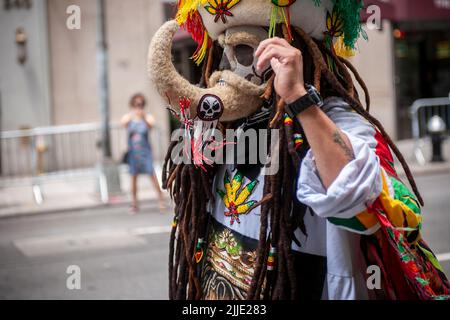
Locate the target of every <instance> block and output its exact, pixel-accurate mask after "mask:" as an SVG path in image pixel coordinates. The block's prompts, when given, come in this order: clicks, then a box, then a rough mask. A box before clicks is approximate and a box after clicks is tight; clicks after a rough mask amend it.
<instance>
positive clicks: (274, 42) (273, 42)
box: [255, 37, 291, 57]
mask: <svg viewBox="0 0 450 320" xmlns="http://www.w3.org/2000/svg"><path fill="white" fill-rule="evenodd" d="M270 45H279V46H282V47H285V48H289V47H290V46H291V45H290V44H289V43H288V42H287V41H286V40H284V39H281V38H278V37H275V38H270V39H266V40H264V41H261V43H260V44H259V46H258V48H257V49H256V51H255V56H256V57H259V56H260V55H261V53H262V52H263V51H264V50H265V49H266V48H267V47H268V46H270Z"/></svg>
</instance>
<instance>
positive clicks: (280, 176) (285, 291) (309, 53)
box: [163, 28, 423, 300]
mask: <svg viewBox="0 0 450 320" xmlns="http://www.w3.org/2000/svg"><path fill="white" fill-rule="evenodd" d="M278 29H279V32H278V34H283V35H284V36H285V38H286V32H283V31H285V30H282V29H281V28H278ZM293 36H294V42H293V45H294V46H295V47H297V48H299V49H300V50H301V51H302V52H303V60H304V73H305V80H307V81H312V82H313V83H314V84H315V86H316V87H317V88H322V90H321V92H322V95H323V96H324V97H327V96H331V95H333V94H334V95H338V96H341V97H342V98H343V99H344V100H345V101H346V102H347V103H348V104H349V105H350V106H351V107H352V108H353V109H354V110H355V111H356V112H357V113H358V114H360V115H361V116H362V117H364V118H365V119H367V120H368V121H369V122H370V123H372V124H373V125H374V126H375V127H376V128H377V129H378V130H379V131H380V133H381V135H382V136H383V138H384V139H385V141H386V143H387V144H388V145H389V146H390V147H391V149H392V150H393V151H394V153H395V155H396V156H397V158H398V159H399V161H400V163H401V164H402V166H403V168H404V170H405V173H406V175H407V178H408V180H409V182H410V184H411V186H412V188H413V191H414V192H415V194H416V196H417V198H418V199H419V201H420V203H421V204H422V205H423V201H422V198H421V196H420V194H419V192H418V190H417V186H416V184H415V182H414V179H413V177H412V175H411V171H410V170H409V168H408V165H407V164H406V162H405V160H404V158H403V156H402V155H401V153H400V152H399V150H398V148H397V147H396V146H395V145H394V143H393V142H392V140H391V139H390V137H389V136H388V134H387V133H386V131H385V129H384V128H383V126H382V125H381V123H380V122H379V121H378V120H377V119H375V118H374V117H372V116H371V115H370V114H369V112H368V111H369V107H370V97H369V93H368V90H367V87H366V85H365V84H364V81H363V80H362V79H361V77H360V76H359V74H358V73H357V72H356V69H355V68H354V67H353V66H352V65H351V63H350V62H348V61H347V60H345V59H343V58H340V57H337V56H336V55H335V54H334V53H333V51H332V50H328V49H327V48H326V47H325V46H324V45H323V44H322V43H320V42H316V41H315V40H313V39H312V38H311V37H310V36H309V35H308V34H306V33H305V32H304V31H303V30H301V29H299V28H296V29H295V31H294V32H293ZM220 50H221V49H220V48H219V47H218V46H217V45H214V46H213V48H212V49H211V50H210V53H209V55H208V59H207V62H206V63H204V65H203V77H202V80H201V83H200V84H201V85H202V86H207V85H208V83H207V81H208V78H209V75H210V74H211V72H212V70H217V69H218V65H219V62H218V61H215V59H214V57H217V56H220V54H221V51H220ZM327 56H328V57H329V58H331V60H332V61H333V62H334V63H335V66H336V68H334V69H333V71H331V70H330V68H329V67H328V65H327V64H326V62H325V58H326V57H327ZM216 60H217V59H216ZM350 72H351V73H352V74H353V75H354V76H355V79H356V80H357V82H358V83H359V85H360V86H361V88H362V89H363V91H364V94H365V99H366V108H364V107H363V106H362V104H361V102H360V100H359V97H358V93H357V91H356V88H355V86H354V84H353V80H352V77H351V75H350ZM273 83H274V76H272V77H271V78H270V80H269V81H268V83H267V88H266V90H265V92H264V94H263V95H262V98H264V99H265V100H269V99H271V98H272V100H273V105H274V106H275V107H274V108H272V112H271V115H270V120H269V123H268V126H269V127H270V128H274V129H279V132H280V148H279V151H278V152H277V154H273V155H271V158H272V159H274V158H276V160H275V161H279V163H280V164H281V165H280V166H279V170H278V172H277V173H276V174H274V175H269V176H266V177H265V182H264V190H263V194H264V195H265V197H264V199H263V200H262V201H261V202H260V203H258V205H260V206H261V218H260V219H261V224H260V236H259V243H258V248H257V259H256V262H255V271H254V275H253V281H252V283H251V286H250V289H249V290H248V292H247V299H249V300H256V299H261V298H264V299H274V300H277V299H278V300H279V299H295V298H296V297H297V296H298V291H299V290H301V288H297V281H296V278H297V276H296V272H295V268H294V258H293V253H292V250H291V245H292V242H293V241H296V239H295V236H294V231H295V230H296V229H297V228H299V227H300V228H302V224H303V216H302V214H304V212H305V210H297V208H296V207H295V199H294V195H295V188H296V186H295V182H296V181H295V177H296V176H297V174H298V170H299V167H300V162H301V158H302V154H303V155H304V154H305V153H306V151H307V149H308V148H309V146H308V143H307V140H306V139H305V143H304V146H303V147H302V149H303V151H301V152H298V151H297V150H296V149H295V145H294V143H293V141H294V134H295V133H297V132H296V129H294V128H293V127H292V126H288V125H285V124H284V119H283V115H284V102H283V101H282V100H281V99H280V98H279V97H277V96H276V94H275V92H274V87H273ZM310 83H311V82H310ZM225 125H231V124H225ZM299 130H300V133H302V130H301V128H300V129H299ZM305 138H306V137H305ZM176 145H177V142H173V143H172V144H171V145H170V147H169V150H168V153H167V156H166V159H165V163H164V166H163V188H164V189H167V190H169V192H170V194H171V197H172V199H173V200H174V202H175V207H176V212H175V218H174V222H173V228H172V232H171V235H170V252H169V297H170V299H176V300H184V299H188V300H192V299H197V300H198V299H201V298H202V288H201V284H200V273H199V272H200V270H199V268H198V265H197V264H196V261H195V257H194V255H195V245H196V241H197V240H198V239H200V238H202V239H204V238H206V236H207V235H206V233H207V225H208V214H207V205H208V203H209V202H210V201H213V199H214V195H213V193H212V180H213V177H214V174H215V169H214V168H213V167H211V168H209V170H208V171H207V172H205V171H203V170H199V169H197V168H196V167H195V166H194V165H193V164H175V163H174V162H173V161H172V159H171V157H170V156H171V154H172V151H173V150H174V148H175V146H176ZM269 224H270V235H269V237H267V231H268V229H269ZM271 248H276V250H277V259H276V263H275V266H274V269H273V270H272V271H268V270H267V257H268V254H269V250H270V249H271Z"/></svg>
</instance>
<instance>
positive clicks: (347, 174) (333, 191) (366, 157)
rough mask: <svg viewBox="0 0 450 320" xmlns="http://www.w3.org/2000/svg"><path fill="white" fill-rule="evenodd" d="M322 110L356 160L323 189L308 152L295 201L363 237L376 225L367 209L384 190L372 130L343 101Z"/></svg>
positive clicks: (335, 102) (333, 101)
mask: <svg viewBox="0 0 450 320" xmlns="http://www.w3.org/2000/svg"><path fill="white" fill-rule="evenodd" d="M323 110H324V111H325V113H326V114H327V115H328V116H329V117H330V118H331V120H332V121H333V122H334V123H336V125H337V126H338V127H339V128H340V129H341V130H342V132H343V133H344V134H346V135H347V136H348V138H349V140H350V143H351V145H352V147H353V151H354V155H355V159H354V160H353V161H351V162H350V163H348V164H347V165H346V166H345V167H344V168H343V170H342V171H341V172H340V174H339V176H338V177H337V178H336V180H335V181H334V182H333V183H332V185H331V186H330V187H329V188H328V189H326V188H325V187H324V186H323V184H322V181H321V179H320V176H319V172H318V170H317V167H316V164H315V161H314V154H313V152H312V150H310V151H309V152H308V153H307V155H306V156H305V158H304V160H303V162H302V166H301V168H300V176H299V179H298V188H297V197H298V199H299V200H300V201H301V202H302V203H304V204H305V205H307V206H308V207H310V208H311V209H312V210H313V212H314V213H315V214H316V215H318V216H319V217H322V218H326V219H328V221H330V222H331V223H333V224H335V225H337V226H339V227H342V228H345V229H349V230H351V231H354V232H357V233H362V234H370V233H373V232H374V231H375V230H377V229H378V227H379V225H378V222H377V221H376V219H375V218H374V217H373V216H371V215H370V214H368V213H367V212H366V209H367V207H368V206H369V205H371V204H372V203H373V202H374V201H375V200H376V199H377V198H378V196H379V195H380V193H381V191H382V189H383V182H382V177H381V171H382V168H381V166H380V160H379V158H378V157H377V155H376V152H375V148H376V146H377V141H376V139H375V138H374V136H375V128H374V127H373V126H372V125H371V124H370V123H369V122H367V121H366V120H365V119H364V118H363V117H361V116H360V115H358V114H357V113H355V112H352V110H351V109H350V107H349V106H348V105H347V104H345V103H344V102H343V101H342V100H337V99H336V100H332V101H328V102H327V104H326V105H325V107H324V109H323Z"/></svg>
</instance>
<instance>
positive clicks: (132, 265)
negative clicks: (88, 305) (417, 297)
mask: <svg viewBox="0 0 450 320" xmlns="http://www.w3.org/2000/svg"><path fill="white" fill-rule="evenodd" d="M417 180H418V184H419V187H420V189H421V191H422V194H423V196H424V198H425V201H426V206H425V208H424V210H423V214H424V230H423V235H424V238H425V239H426V240H427V241H428V243H429V244H430V246H431V247H432V248H433V250H434V251H435V253H437V254H439V257H440V258H441V259H442V264H443V266H444V268H445V271H446V274H447V275H450V254H449V253H450V234H449V232H448V231H449V226H450V193H449V190H450V172H448V173H447V174H438V175H426V176H419V177H418V179H417ZM171 220H172V213H171V210H167V212H165V213H160V212H159V211H158V210H157V208H156V207H155V204H154V203H153V202H149V201H147V202H146V203H145V205H144V206H143V208H142V212H141V213H140V214H138V215H135V216H132V215H129V214H128V212H127V207H126V206H124V205H119V206H116V207H106V208H92V209H87V210H83V211H64V212H60V213H58V212H56V213H51V214H40V215H32V216H17V217H10V218H3V219H0V299H150V300H151V299H167V296H168V289H167V265H168V263H167V259H168V238H169V233H168V231H169V228H170V223H171ZM70 266H78V267H79V268H80V271H81V278H80V280H81V289H80V290H69V289H68V288H67V279H68V277H69V276H70V275H69V274H67V269H68V267H70Z"/></svg>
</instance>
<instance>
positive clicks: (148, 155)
mask: <svg viewBox="0 0 450 320" xmlns="http://www.w3.org/2000/svg"><path fill="white" fill-rule="evenodd" d="M145 106H146V99H145V97H144V95H142V94H139V93H138V94H135V95H134V96H133V97H132V98H131V99H130V112H128V113H127V114H126V115H124V116H123V117H122V120H121V124H122V125H123V126H124V127H125V128H127V132H128V151H127V153H126V162H127V164H128V165H129V168H130V175H131V194H132V203H131V207H130V212H131V213H133V214H134V213H137V212H138V211H139V203H138V183H137V182H138V176H139V175H141V174H144V175H148V176H150V180H151V182H152V184H153V187H154V188H155V190H156V192H157V194H158V200H159V207H160V209H161V210H164V209H165V200H164V195H163V192H162V190H161V188H160V186H159V182H158V179H157V177H156V174H155V169H154V167H153V156H152V147H151V144H150V140H149V133H150V130H151V129H152V128H153V127H154V125H155V119H154V118H153V116H152V115H150V114H147V113H145Z"/></svg>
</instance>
